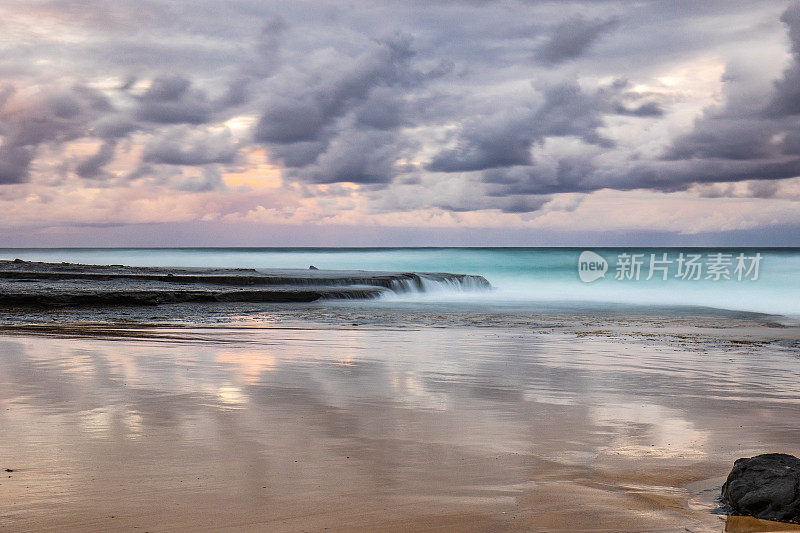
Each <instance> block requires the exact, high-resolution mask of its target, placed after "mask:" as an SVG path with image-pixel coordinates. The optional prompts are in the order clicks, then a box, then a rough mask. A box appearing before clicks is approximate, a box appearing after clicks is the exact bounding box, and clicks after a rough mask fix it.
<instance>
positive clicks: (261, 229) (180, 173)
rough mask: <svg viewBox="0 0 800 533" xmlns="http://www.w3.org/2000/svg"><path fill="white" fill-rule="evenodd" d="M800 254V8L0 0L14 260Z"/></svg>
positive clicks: (0, 223)
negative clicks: (729, 251) (617, 250)
mask: <svg viewBox="0 0 800 533" xmlns="http://www.w3.org/2000/svg"><path fill="white" fill-rule="evenodd" d="M584 244H592V245H618V246H624V245H675V246H679V245H737V244H738V245H749V246H767V245H770V246H782V245H791V246H800V3H798V2H794V1H781V0H747V1H737V0H704V1H702V2H697V1H695V0H672V1H666V2H665V1H661V0H625V1H613V0H584V1H570V0H563V1H549V2H546V1H538V0H508V1H506V0H497V1H495V0H439V1H431V0H428V1H424V2H423V1H417V0H402V1H400V0H397V1H394V0H371V1H369V2H366V1H364V2H360V1H349V2H348V1H342V2H316V1H314V2H312V1H306V0H291V1H288V2H284V1H281V0H271V1H264V0H227V1H225V2H220V1H218V0H213V1H212V0H193V1H191V2H188V1H187V2H184V1H179V0H93V1H86V0H83V1H81V0H4V1H3V2H2V3H1V4H0V246H292V245H297V246H314V245H318V246H337V245H341V246H393V245H395V246H403V245H415V246H425V245H432V246H443V245H459V246H470V245H473V246H486V245H503V246H514V245H575V246H580V245H584Z"/></svg>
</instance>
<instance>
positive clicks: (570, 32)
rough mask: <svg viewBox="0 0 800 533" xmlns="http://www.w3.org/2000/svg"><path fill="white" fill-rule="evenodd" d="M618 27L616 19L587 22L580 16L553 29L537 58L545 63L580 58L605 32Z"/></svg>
mask: <svg viewBox="0 0 800 533" xmlns="http://www.w3.org/2000/svg"><path fill="white" fill-rule="evenodd" d="M616 25H617V21H616V20H615V19H611V20H602V19H594V20H587V19H585V18H584V17H582V16H580V15H578V16H575V17H572V18H570V19H567V20H565V21H564V22H562V23H560V24H559V25H557V26H556V27H555V28H553V30H552V32H551V34H550V35H549V36H548V38H547V41H546V42H545V43H544V44H543V45H542V46H541V48H540V49H539V50H538V52H537V54H536V57H537V58H538V59H539V60H540V61H543V62H545V63H561V62H564V61H568V60H570V59H575V58H576V57H578V56H580V55H581V54H583V53H584V52H586V50H588V49H589V47H590V46H591V45H592V43H594V41H595V40H597V38H598V37H600V35H602V34H603V33H604V32H607V31H610V30H611V29H613V28H614V27H615V26H616Z"/></svg>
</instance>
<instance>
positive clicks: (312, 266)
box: [308, 265, 319, 270]
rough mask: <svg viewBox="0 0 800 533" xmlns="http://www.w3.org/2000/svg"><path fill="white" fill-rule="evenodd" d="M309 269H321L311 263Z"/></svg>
mask: <svg viewBox="0 0 800 533" xmlns="http://www.w3.org/2000/svg"><path fill="white" fill-rule="evenodd" d="M308 269H309V270H319V269H318V268H317V267H315V266H314V265H311V266H310V267H308Z"/></svg>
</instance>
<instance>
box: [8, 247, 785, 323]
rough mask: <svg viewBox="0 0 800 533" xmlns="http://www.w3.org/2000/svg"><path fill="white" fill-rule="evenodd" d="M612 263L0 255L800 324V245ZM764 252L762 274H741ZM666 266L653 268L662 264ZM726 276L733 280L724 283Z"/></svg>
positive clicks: (58, 252)
mask: <svg viewBox="0 0 800 533" xmlns="http://www.w3.org/2000/svg"><path fill="white" fill-rule="evenodd" d="M591 250H592V251H594V252H596V253H597V254H599V255H600V256H601V257H602V258H603V259H605V260H606V262H607V263H608V270H607V272H606V273H605V276H604V277H601V278H599V279H597V280H595V281H593V282H590V283H585V282H583V281H581V279H580V278H579V276H578V259H579V257H580V255H581V252H583V251H584V250H583V249H580V248H157V249H142V248H81V249H78V248H69V249H0V258H2V259H14V258H17V257H18V258H21V259H25V260H35V261H54V262H60V261H68V262H75V263H91V264H126V265H134V266H192V267H237V268H257V269H258V268H264V269H266V268H308V266H309V265H314V266H316V267H318V268H321V269H346V270H349V269H357V270H388V271H417V272H426V271H427V272H452V273H464V274H478V275H482V276H484V277H485V278H486V279H488V280H489V281H490V282H491V283H492V285H493V286H494V287H495V288H496V290H494V291H492V292H490V293H470V294H457V293H455V292H453V293H447V292H446V291H437V292H436V293H434V294H430V295H406V296H405V297H402V298H403V299H406V300H413V299H420V298H421V299H422V300H427V301H431V300H436V301H448V302H450V303H453V302H455V303H459V302H461V303H464V304H469V305H470V306H476V305H477V306H480V305H483V304H485V305H491V306H498V305H501V306H502V305H506V306H516V307H522V308H526V309H530V308H539V307H541V306H543V305H566V306H570V305H578V304H586V303H589V304H594V305H598V304H599V305H601V306H602V305H605V304H617V305H623V306H661V307H664V306H689V307H706V308H716V309H726V310H734V311H753V312H760V313H769V314H780V315H786V316H789V317H794V318H797V317H800V249H798V248H765V249H754V248H733V249H731V248H728V249H716V248H707V249H705V248H683V249H681V248H652V249H651V248H642V249H632V248H594V249H591ZM720 253H721V254H723V256H722V258H723V260H725V261H730V263H729V264H727V265H723V266H722V267H721V269H720V270H721V274H722V275H721V276H720V277H719V279H715V278H716V277H717V276H716V275H715V274H713V272H712V271H709V268H710V264H711V263H712V262H714V260H715V257H716V254H720ZM621 254H629V255H633V254H640V255H637V256H636V258H637V260H638V261H641V266H640V273H639V279H638V280H637V279H635V275H631V276H629V277H630V278H631V279H626V277H625V276H623V274H626V273H629V272H625V271H622V272H620V277H622V278H623V279H617V273H618V271H617V267H620V263H621ZM664 254H667V257H666V259H667V261H669V263H660V266H662V267H664V268H665V269H666V276H667V280H666V281H665V280H663V279H662V278H663V276H664V271H663V270H657V271H655V272H654V274H655V275H653V276H652V277H651V279H647V278H648V276H649V274H650V261H651V259H654V260H656V261H660V260H662V259H664ZM680 254H684V257H686V258H688V256H689V255H690V254H695V255H698V256H700V257H699V259H698V262H699V263H701V264H702V266H701V269H702V271H701V272H700V273H699V275H698V276H697V277H698V278H699V279H681V278H680V277H678V274H679V272H678V260H679V257H680ZM740 254H743V258H744V259H745V260H746V264H745V265H744V266H746V267H750V266H752V259H753V258H754V257H755V256H756V254H760V256H761V259H760V261H759V262H758V267H759V269H758V277H757V279H753V278H755V277H756V276H755V272H753V271H751V272H749V273H748V272H746V271H741V272H739V274H741V277H742V279H741V280H740V279H737V277H738V276H737V271H736V266H737V258H738V257H739V255H740ZM658 265H659V263H656V266H658ZM726 276H728V277H730V278H731V279H725V277H726Z"/></svg>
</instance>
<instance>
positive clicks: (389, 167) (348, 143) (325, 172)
mask: <svg viewBox="0 0 800 533" xmlns="http://www.w3.org/2000/svg"><path fill="white" fill-rule="evenodd" d="M397 143H398V140H397V137H396V136H395V135H394V134H393V133H391V132H386V131H351V132H346V133H344V134H342V135H339V136H337V137H336V139H335V140H333V141H332V142H331V143H330V145H329V146H328V149H327V150H326V151H325V152H324V153H322V154H321V155H320V156H319V157H318V158H317V160H316V162H315V163H314V164H313V165H310V166H309V167H307V168H305V169H303V170H302V171H301V172H302V174H301V175H302V177H304V178H305V179H307V180H309V181H312V182H315V183H337V182H344V181H346V182H353V183H362V184H382V183H387V182H389V181H391V180H392V178H394V176H395V173H396V171H395V168H394V162H395V160H396V159H397V158H398V157H399V153H400V150H401V147H400V146H398V144H397Z"/></svg>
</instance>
